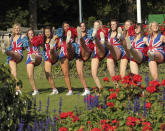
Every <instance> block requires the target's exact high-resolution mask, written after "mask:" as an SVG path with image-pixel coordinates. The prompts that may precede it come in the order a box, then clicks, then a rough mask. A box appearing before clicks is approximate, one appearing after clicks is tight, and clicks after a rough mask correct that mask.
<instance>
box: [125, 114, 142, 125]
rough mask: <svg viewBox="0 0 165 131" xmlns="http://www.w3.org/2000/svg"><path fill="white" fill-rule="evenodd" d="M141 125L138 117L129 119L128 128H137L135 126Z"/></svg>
mask: <svg viewBox="0 0 165 131" xmlns="http://www.w3.org/2000/svg"><path fill="white" fill-rule="evenodd" d="M138 124H140V120H139V119H138V118H136V117H131V116H129V117H127V122H126V125H127V126H135V125H138Z"/></svg>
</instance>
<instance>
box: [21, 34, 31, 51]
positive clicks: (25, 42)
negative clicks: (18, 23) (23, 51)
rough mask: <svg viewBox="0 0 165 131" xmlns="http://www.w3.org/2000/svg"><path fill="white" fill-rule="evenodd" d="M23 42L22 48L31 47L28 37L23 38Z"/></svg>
mask: <svg viewBox="0 0 165 131" xmlns="http://www.w3.org/2000/svg"><path fill="white" fill-rule="evenodd" d="M21 42H22V47H24V48H27V47H29V40H28V38H27V36H25V37H23V38H22V39H21Z"/></svg>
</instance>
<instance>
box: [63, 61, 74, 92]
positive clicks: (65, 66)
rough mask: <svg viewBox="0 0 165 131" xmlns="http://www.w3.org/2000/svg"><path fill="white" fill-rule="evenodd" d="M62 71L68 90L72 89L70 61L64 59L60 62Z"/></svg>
mask: <svg viewBox="0 0 165 131" xmlns="http://www.w3.org/2000/svg"><path fill="white" fill-rule="evenodd" d="M60 65H61V69H62V72H63V74H64V79H65V83H66V85H67V87H68V90H72V89H71V82H70V78H69V60H68V59H67V58H62V59H61V61H60Z"/></svg>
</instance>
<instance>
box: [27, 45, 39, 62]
mask: <svg viewBox="0 0 165 131" xmlns="http://www.w3.org/2000/svg"><path fill="white" fill-rule="evenodd" d="M26 50H27V52H28V54H27V60H26V64H32V62H31V61H32V58H31V55H32V54H35V55H41V54H40V52H39V47H37V46H32V47H30V46H29V47H27V49H26ZM41 59H42V58H41Z"/></svg>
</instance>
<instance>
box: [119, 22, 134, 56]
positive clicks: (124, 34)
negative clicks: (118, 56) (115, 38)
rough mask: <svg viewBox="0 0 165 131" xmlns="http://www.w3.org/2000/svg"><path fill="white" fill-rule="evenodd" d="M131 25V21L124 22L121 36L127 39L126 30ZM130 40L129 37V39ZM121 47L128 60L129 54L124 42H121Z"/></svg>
mask: <svg viewBox="0 0 165 131" xmlns="http://www.w3.org/2000/svg"><path fill="white" fill-rule="evenodd" d="M132 25H133V23H132V21H131V20H127V21H125V23H124V29H123V36H124V38H127V37H129V34H128V29H129V28H130V27H131V26H132ZM129 38H130V39H131V37H129ZM121 44H122V46H123V47H124V50H125V52H126V55H127V57H128V58H129V57H130V52H129V51H128V49H127V43H126V41H125V40H123V42H121Z"/></svg>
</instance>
